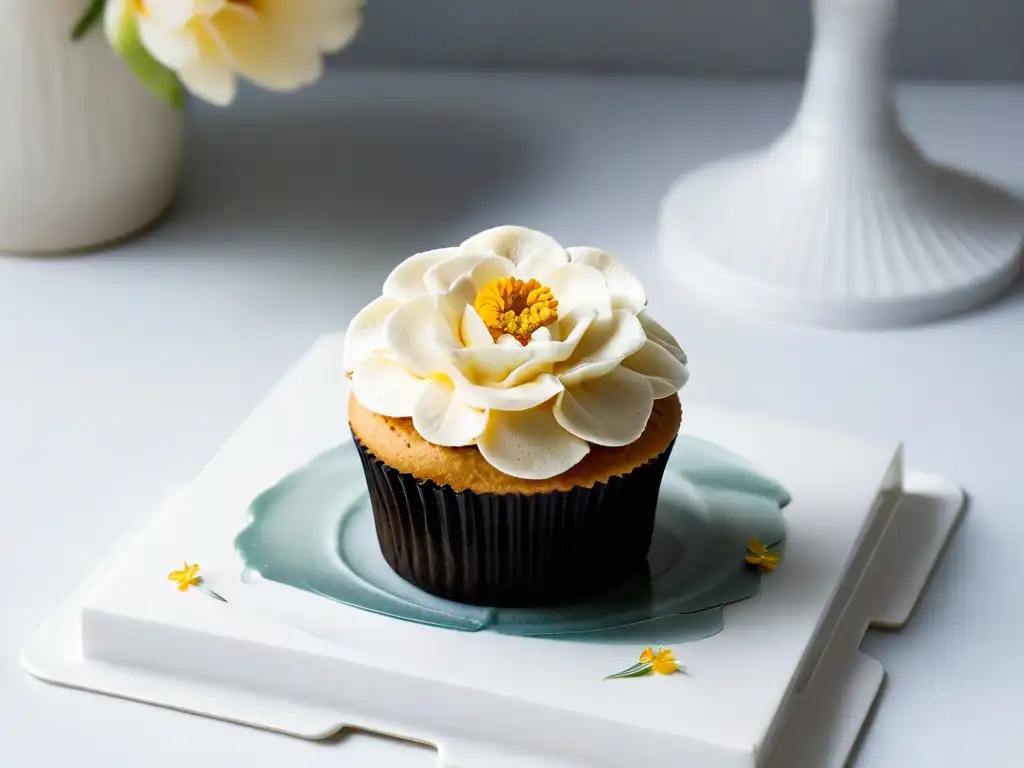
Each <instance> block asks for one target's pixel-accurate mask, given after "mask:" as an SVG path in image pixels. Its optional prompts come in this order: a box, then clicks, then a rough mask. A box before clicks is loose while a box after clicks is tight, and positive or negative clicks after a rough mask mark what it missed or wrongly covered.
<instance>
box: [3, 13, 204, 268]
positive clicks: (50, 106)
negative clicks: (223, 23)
mask: <svg viewBox="0 0 1024 768" xmlns="http://www.w3.org/2000/svg"><path fill="white" fill-rule="evenodd" d="M86 4H87V3H86V0H0V18H2V19H3V20H4V23H3V24H2V25H0V72H2V73H3V74H2V75H0V104H3V110H4V119H3V120H0V169H2V175H3V180H4V183H3V184H2V185H0V251H7V252H11V251H14V252H53V251H56V252H60V251H70V250H76V249H80V248H87V247H90V246H94V245H98V244H101V243H105V242H108V241H112V240H116V239H119V238H121V237H123V236H125V235H128V234H130V233H132V232H135V231H137V230H139V229H141V228H143V227H145V226H146V225H147V224H149V223H150V222H152V221H153V220H154V219H155V218H156V217H157V216H159V215H160V214H161V212H163V211H164V210H165V209H166V208H167V206H168V205H169V204H170V202H171V201H172V199H173V198H174V195H175V193H176V191H177V189H178V187H179V184H180V181H181V173H182V165H183V158H184V133H185V121H184V115H183V114H182V112H181V111H180V110H174V109H173V108H171V107H170V106H168V105H167V104H165V103H163V102H162V101H160V100H159V99H157V98H156V97H154V96H152V95H151V94H150V93H149V92H148V91H147V90H146V89H145V88H144V87H143V86H142V85H141V84H140V83H139V82H138V81H137V80H136V79H135V77H134V76H133V75H132V73H131V72H130V71H129V70H128V68H127V67H126V66H125V65H124V64H123V63H122V62H121V60H120V59H118V57H117V56H116V55H115V54H114V53H113V51H112V50H111V49H110V48H109V46H108V45H107V42H106V40H105V38H104V36H103V31H102V28H101V27H100V26H97V27H95V28H93V30H92V31H91V32H90V33H89V35H88V37H87V38H85V39H84V40H81V41H79V42H73V41H72V40H71V29H72V27H73V26H74V24H75V22H76V20H77V19H78V17H79V16H80V15H81V13H82V11H83V10H84V8H85V6H86Z"/></svg>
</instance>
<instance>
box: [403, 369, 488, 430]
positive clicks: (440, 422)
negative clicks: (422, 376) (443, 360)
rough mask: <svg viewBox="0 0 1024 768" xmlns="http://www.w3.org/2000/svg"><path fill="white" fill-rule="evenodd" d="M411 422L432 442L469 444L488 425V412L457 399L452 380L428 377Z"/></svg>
mask: <svg viewBox="0 0 1024 768" xmlns="http://www.w3.org/2000/svg"><path fill="white" fill-rule="evenodd" d="M412 425H413V428H414V429H415V430H416V431H417V432H418V433H419V434H420V435H421V436H422V437H423V439H424V440H427V441H428V442H431V443H434V445H448V446H461V445H471V444H472V443H473V441H474V440H476V438H477V437H478V436H479V435H480V433H481V432H483V431H484V427H486V426H487V412H486V411H481V410H478V409H476V408H471V407H469V406H468V405H466V404H465V403H463V402H462V401H461V400H459V398H457V397H456V396H455V387H454V386H453V385H452V383H451V381H448V380H444V381H441V380H437V379H428V380H426V381H424V382H423V387H422V389H421V390H420V396H419V399H417V400H416V404H415V406H414V407H413V412H412Z"/></svg>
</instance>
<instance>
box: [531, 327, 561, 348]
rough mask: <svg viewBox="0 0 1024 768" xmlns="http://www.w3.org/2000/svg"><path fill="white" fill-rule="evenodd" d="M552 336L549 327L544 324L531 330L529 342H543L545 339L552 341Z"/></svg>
mask: <svg viewBox="0 0 1024 768" xmlns="http://www.w3.org/2000/svg"><path fill="white" fill-rule="evenodd" d="M554 338H555V337H554V336H552V335H551V329H550V328H549V327H548V326H546V325H544V326H541V327H540V328H538V329H537V330H536V331H534V332H533V335H532V336H531V337H530V343H531V344H543V343H544V342H545V341H554Z"/></svg>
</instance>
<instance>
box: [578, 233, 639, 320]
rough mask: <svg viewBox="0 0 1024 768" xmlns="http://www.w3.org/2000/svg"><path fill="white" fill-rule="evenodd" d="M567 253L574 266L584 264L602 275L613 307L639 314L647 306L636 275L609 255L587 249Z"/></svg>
mask: <svg viewBox="0 0 1024 768" xmlns="http://www.w3.org/2000/svg"><path fill="white" fill-rule="evenodd" d="M568 251H569V258H571V259H572V261H573V263H574V264H586V265H587V266H590V267H594V269H596V270H598V271H599V272H600V273H601V274H602V275H604V279H605V282H607V284H608V291H609V292H610V293H611V297H612V305H613V306H615V307H625V308H627V309H632V310H633V311H634V312H640V311H641V310H643V308H644V307H645V306H646V305H647V294H645V293H644V287H643V285H641V284H640V281H639V280H638V279H637V277H636V275H634V274H633V273H632V272H631V271H630V269H629V267H627V266H626V265H625V264H623V263H622V262H621V261H619V260H618V259H617V258H615V257H614V256H612V255H611V254H610V253H608V252H607V251H602V250H600V249H598V248H589V247H580V248H569V249H568Z"/></svg>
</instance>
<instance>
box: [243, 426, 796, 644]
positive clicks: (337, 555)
mask: <svg viewBox="0 0 1024 768" xmlns="http://www.w3.org/2000/svg"><path fill="white" fill-rule="evenodd" d="M789 501H790V496H789V494H788V493H787V491H786V490H785V489H784V488H783V487H782V486H781V485H779V484H778V483H777V482H775V481H774V480H771V479H770V478H767V477H765V476H764V475H762V474H760V473H758V472H757V471H755V470H754V469H753V468H752V467H751V466H750V464H749V463H748V462H747V461H745V460H744V459H742V458H740V457H739V456H737V455H735V454H733V453H731V452H729V451H727V450H725V449H723V448H721V447H719V446H716V445H714V444H712V443H709V442H706V441H704V440H700V439H697V438H694V437H689V436H686V435H680V436H679V438H678V439H677V440H676V444H675V448H674V450H673V451H672V456H671V458H670V459H669V462H668V468H667V470H666V473H665V479H664V482H663V484H662V489H661V496H660V499H659V502H658V518H657V525H656V529H655V534H654V540H653V543H652V545H651V552H650V554H649V556H648V565H649V574H647V575H645V576H644V577H642V578H639V577H638V578H637V579H636V580H634V582H632V583H630V584H627V585H625V586H623V587H621V588H619V589H617V590H614V591H613V592H611V593H609V594H606V595H604V596H602V597H600V598H599V599H594V600H589V601H586V602H581V603H575V604H572V605H565V606H557V607H548V608H535V609H534V608H531V609H514V608H500V609H498V608H482V607H477V606H471V605H463V604H461V603H454V602H451V601H449V600H443V599H441V598H438V597H434V596H433V595H430V594H427V593H426V592H423V591H422V590H420V589H418V588H417V587H414V586H413V585H412V584H409V583H408V582H407V581H405V580H404V579H402V578H401V577H400V576H398V575H397V574H396V573H394V572H393V571H392V570H391V569H390V568H389V567H388V565H387V563H386V562H385V561H384V557H383V555H381V553H380V549H379V547H378V544H377V536H376V532H375V530H374V524H373V513H372V511H371V509H370V500H369V496H368V494H367V492H366V485H365V481H364V479H363V470H362V467H361V466H360V463H359V457H358V455H357V453H356V450H355V447H354V446H353V445H351V444H345V445H341V446H338V447H337V448H334V449H332V450H330V451H328V452H326V453H324V454H322V455H320V456H319V457H317V458H316V459H314V460H313V461H312V462H310V463H309V464H308V465H306V466H305V467H303V468H301V469H299V470H297V471H295V472H293V473H292V474H290V475H288V476H287V477H286V478H285V479H284V480H282V481H281V482H280V483H278V484H277V485H275V486H273V487H272V488H270V489H268V490H267V491H265V492H264V493H262V494H261V495H260V496H259V497H257V498H256V500H255V501H253V503H252V505H251V508H250V514H251V516H252V521H251V522H250V524H249V525H248V526H247V527H246V528H245V529H244V530H243V531H242V532H241V533H240V534H239V535H238V537H237V539H236V541H235V546H236V548H237V550H238V552H239V554H240V555H241V557H242V559H243V562H244V563H245V565H246V568H247V569H251V570H253V571H256V572H258V573H259V574H260V575H261V576H262V577H263V578H265V579H269V580H271V581H276V582H279V583H282V584H286V585H289V586H292V587H295V588H298V589H302V590H305V591H307V592H312V593H314V594H317V595H322V596H323V597H326V598H329V599H331V600H335V601H337V602H339V603H344V604H346V605H350V606H353V607H356V608H361V609H363V610H367V611H371V612H373V613H378V614H383V615H385V616H391V617H394V618H396V619H402V620H406V621H413V622H417V623H420V624H427V625H431V626H436V627H444V628H448V629H455V630H462V631H468V632H477V631H481V630H491V631H495V632H499V633H502V634H506V635H519V636H534V637H548V638H554V639H571V640H585V641H587V642H616V643H618V642H642V643H647V644H651V643H654V644H658V643H666V644H667V643H681V642H690V641H693V640H699V639H702V638H705V637H709V636H711V635H714V634H716V633H717V632H719V631H721V629H722V626H723V610H722V609H723V607H724V606H726V605H729V604H731V603H735V602H738V601H740V600H745V599H747V598H750V597H753V596H754V595H756V594H757V592H758V589H759V588H760V584H761V576H760V575H758V574H757V572H756V571H753V570H751V569H750V568H748V567H746V565H745V564H744V562H743V557H744V555H745V553H746V547H747V543H748V542H749V541H750V539H751V538H752V537H754V536H757V537H759V538H760V539H761V541H763V542H765V543H770V544H774V543H776V542H781V541H782V540H783V538H784V536H785V521H784V519H783V515H782V510H783V508H785V506H786V505H787V504H788V503H789ZM624 514H628V512H627V513H624Z"/></svg>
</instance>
